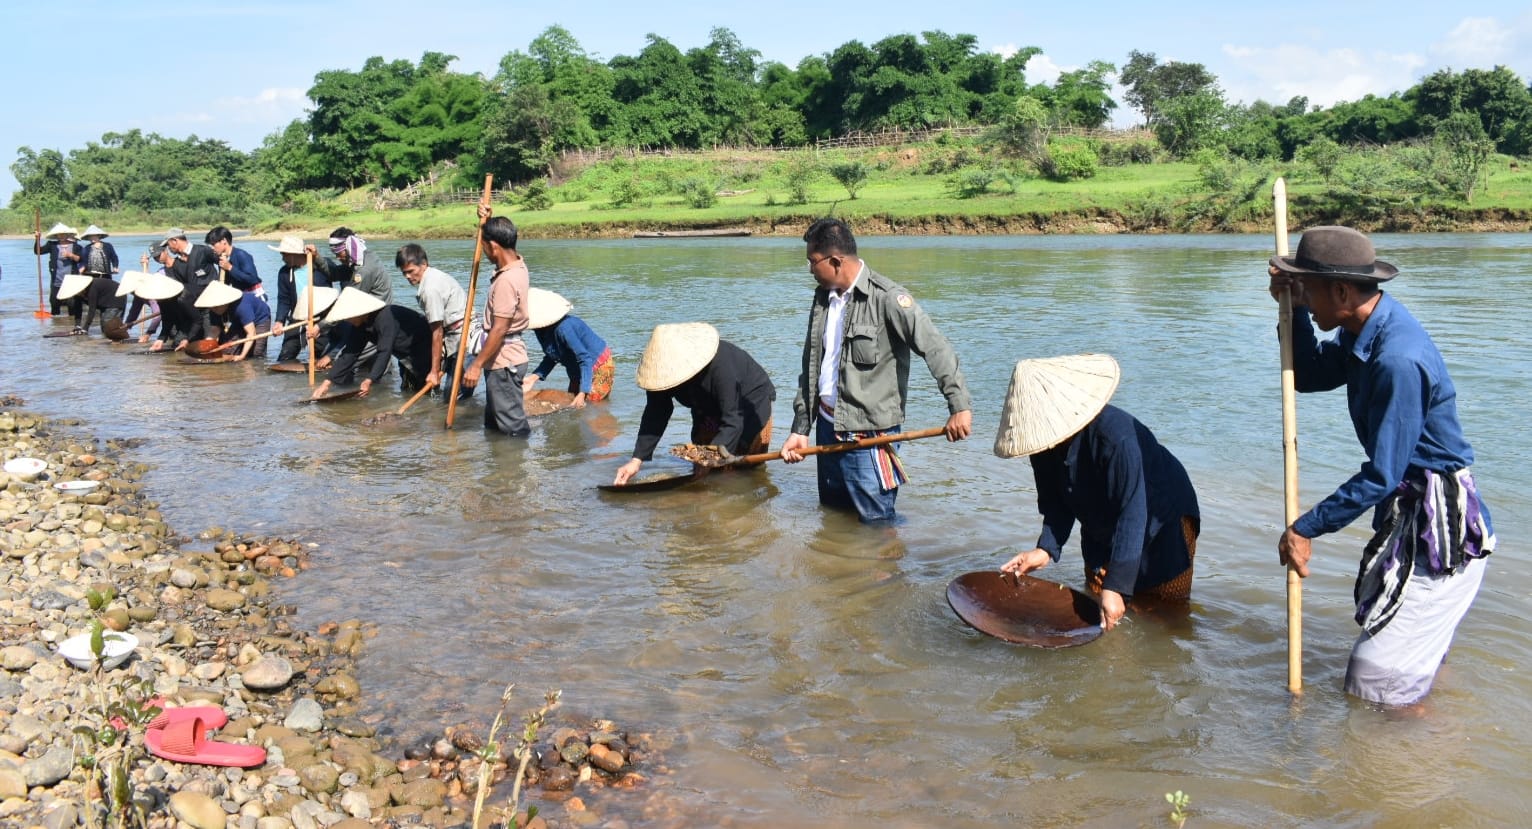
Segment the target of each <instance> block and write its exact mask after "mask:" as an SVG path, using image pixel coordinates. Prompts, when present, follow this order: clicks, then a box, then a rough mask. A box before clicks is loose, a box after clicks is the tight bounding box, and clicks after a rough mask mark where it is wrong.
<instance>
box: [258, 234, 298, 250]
mask: <svg viewBox="0 0 1532 829" xmlns="http://www.w3.org/2000/svg"><path fill="white" fill-rule="evenodd" d="M266 247H268V248H270V249H272V250H274V251H276V252H277V253H305V252H306V251H304V249H303V237H302V236H283V237H282V241H280V242H278V243H276V244H275V245H267V246H266Z"/></svg>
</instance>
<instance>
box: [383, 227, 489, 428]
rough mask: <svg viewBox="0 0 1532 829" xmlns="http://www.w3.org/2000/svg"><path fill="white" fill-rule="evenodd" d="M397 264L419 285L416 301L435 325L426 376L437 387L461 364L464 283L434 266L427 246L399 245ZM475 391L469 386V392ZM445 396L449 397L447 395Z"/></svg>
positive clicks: (466, 300)
mask: <svg viewBox="0 0 1532 829" xmlns="http://www.w3.org/2000/svg"><path fill="white" fill-rule="evenodd" d="M394 266H395V267H397V268H398V269H399V272H400V273H402V274H404V278H405V280H406V281H407V282H409V283H410V284H411V285H414V286H415V302H416V304H418V305H419V306H420V313H422V314H424V315H425V317H426V322H427V323H429V324H430V325H431V354H432V358H431V360H432V362H431V373H430V374H428V375H426V385H427V386H431V387H433V388H435V387H436V386H439V385H441V380H442V378H443V377H451V376H452V369H453V366H454V365H455V364H456V363H457V351H458V344H459V342H460V341H461V338H462V335H463V320H464V318H465V317H466V316H467V313H466V309H467V307H468V297H467V295H466V294H464V293H463V286H461V285H459V284H458V283H457V280H456V279H453V278H452V277H450V276H448V275H447V274H446V273H444V272H443V271H440V270H438V269H436V268H433V267H431V261H430V260H429V259H428V258H427V257H426V249H425V248H423V247H421V246H420V245H416V244H408V245H405V246H404V247H402V248H399V252H398V253H396V254H394ZM471 394H473V389H468V390H467V393H466V394H462V393H460V394H459V396H460V397H466V396H467V395H471ZM442 397H443V399H446V395H445V394H444V395H443V396H442Z"/></svg>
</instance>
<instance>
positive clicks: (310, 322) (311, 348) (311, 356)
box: [303, 253, 319, 388]
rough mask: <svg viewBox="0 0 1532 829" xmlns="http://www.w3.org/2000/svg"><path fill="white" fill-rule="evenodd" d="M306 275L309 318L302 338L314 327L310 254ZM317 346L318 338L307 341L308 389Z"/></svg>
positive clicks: (312, 270)
mask: <svg viewBox="0 0 1532 829" xmlns="http://www.w3.org/2000/svg"><path fill="white" fill-rule="evenodd" d="M306 273H307V275H308V295H309V318H308V323H307V324H305V325H304V326H303V336H305V337H307V336H308V335H309V329H310V328H312V327H313V326H314V254H312V253H310V254H309V266H308V270H307V271H306ZM318 346H319V338H318V337H315V338H314V339H312V340H309V388H313V387H314V361H315V360H316V359H317V358H316V357H315V356H314V349H315V348H317V347H318Z"/></svg>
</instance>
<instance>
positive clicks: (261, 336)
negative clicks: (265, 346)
mask: <svg viewBox="0 0 1532 829" xmlns="http://www.w3.org/2000/svg"><path fill="white" fill-rule="evenodd" d="M275 333H276V332H275V331H262V332H261V333H259V334H255V335H252V336H249V337H242V338H240V339H237V340H230V341H228V342H226V343H224V344H223V345H220V346H218V347H217V348H215V349H213V350H214V351H223V350H225V349H230V348H233V347H234V346H236V345H244V344H245V343H251V342H255V341H256V340H264V339H266V338H267V337H270V336H271V335H272V334H275Z"/></svg>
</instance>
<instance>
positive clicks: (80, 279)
mask: <svg viewBox="0 0 1532 829" xmlns="http://www.w3.org/2000/svg"><path fill="white" fill-rule="evenodd" d="M89 287H90V277H88V276H86V275H85V274H83V273H72V274H69V275H68V276H66V277H64V281H63V282H62V283H60V285H59V299H74V298H75V297H77V296H79V295H80V294H83V293H85V289H86V288H89Z"/></svg>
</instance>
